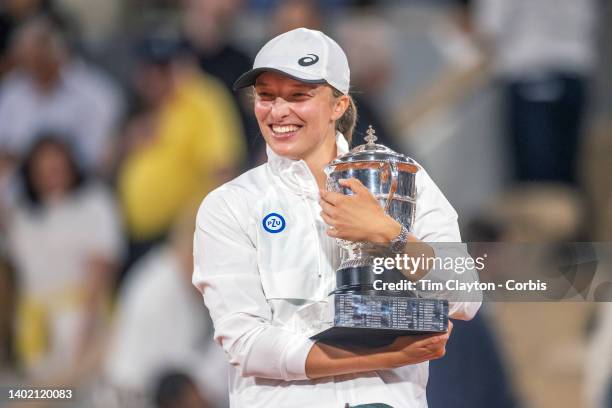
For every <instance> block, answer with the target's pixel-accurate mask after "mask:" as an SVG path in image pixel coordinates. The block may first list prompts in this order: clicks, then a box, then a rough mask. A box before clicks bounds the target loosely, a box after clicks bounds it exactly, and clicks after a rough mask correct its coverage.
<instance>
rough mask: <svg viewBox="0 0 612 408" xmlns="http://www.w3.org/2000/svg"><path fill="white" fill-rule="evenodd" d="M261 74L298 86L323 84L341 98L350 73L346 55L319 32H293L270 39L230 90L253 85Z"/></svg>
mask: <svg viewBox="0 0 612 408" xmlns="http://www.w3.org/2000/svg"><path fill="white" fill-rule="evenodd" d="M265 71H274V72H279V73H281V74H283V75H286V76H288V77H290V78H293V79H295V80H297V81H300V82H307V83H312V84H323V83H327V84H329V85H331V86H333V87H334V88H336V89H337V90H339V91H340V92H342V93H344V94H348V91H349V83H350V77H351V71H350V70H349V65H348V60H347V58H346V54H345V53H344V51H342V48H340V46H339V45H338V43H336V42H335V41H334V40H332V39H331V38H329V37H328V36H327V35H325V34H323V33H322V32H321V31H316V30H309V29H307V28H296V29H295V30H291V31H287V32H286V33H283V34H280V35H278V36H276V37H274V38H273V39H271V40H270V41H268V42H267V43H266V45H264V46H263V47H262V48H261V50H259V52H258V53H257V56H256V57H255V62H254V63H253V69H251V70H250V71H247V72H245V73H244V74H242V75H241V76H240V78H238V79H237V80H236V82H234V89H240V88H246V87H247V86H251V85H254V84H255V80H256V79H257V76H259V74H261V73H262V72H265Z"/></svg>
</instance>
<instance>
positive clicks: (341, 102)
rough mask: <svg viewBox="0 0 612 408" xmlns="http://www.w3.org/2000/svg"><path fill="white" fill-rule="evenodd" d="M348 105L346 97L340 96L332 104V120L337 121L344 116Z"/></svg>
mask: <svg viewBox="0 0 612 408" xmlns="http://www.w3.org/2000/svg"><path fill="white" fill-rule="evenodd" d="M349 104H350V101H349V97H348V95H341V96H340V97H338V98H337V99H336V101H335V103H334V112H333V114H332V120H338V119H340V118H341V117H342V115H344V112H346V110H347V109H348V107H349Z"/></svg>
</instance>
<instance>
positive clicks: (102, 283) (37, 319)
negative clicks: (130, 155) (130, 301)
mask: <svg viewBox="0 0 612 408" xmlns="http://www.w3.org/2000/svg"><path fill="white" fill-rule="evenodd" d="M22 177H23V184H24V188H23V195H22V197H21V201H20V203H19V204H20V205H19V206H18V207H17V208H15V209H14V210H13V213H12V214H11V218H10V223H9V225H8V236H9V254H10V256H11V258H12V259H13V261H14V263H15V267H16V270H17V273H18V281H19V288H20V293H19V297H18V299H19V303H18V314H17V350H18V353H19V357H20V358H21V362H22V363H23V364H24V365H25V368H26V369H27V370H28V372H29V373H31V374H32V375H33V376H34V377H39V378H46V379H48V378H50V377H54V376H56V375H59V374H58V373H63V372H64V371H65V370H68V369H71V368H72V367H73V366H76V364H77V363H80V362H82V361H80V358H81V357H83V356H85V355H86V354H87V352H88V351H89V349H90V347H92V346H93V345H95V344H96V343H95V340H96V339H99V338H100V337H101V336H100V334H101V333H102V332H101V330H103V329H104V322H105V320H106V317H107V313H106V312H107V309H106V307H107V306H108V301H109V293H110V288H111V287H112V284H111V283H112V281H113V278H114V276H115V272H116V269H117V265H118V263H119V261H120V255H121V248H122V246H121V243H122V242H121V227H120V222H119V215H118V212H117V211H116V208H115V206H114V203H113V200H112V197H111V196H110V195H109V193H108V191H106V189H104V188H103V187H102V186H100V185H96V184H92V183H91V182H89V180H88V179H87V178H86V177H85V175H84V173H82V172H81V171H80V170H79V167H78V165H77V162H76V160H75V157H74V155H73V154H72V152H71V150H70V147H69V146H68V145H67V143H66V142H65V141H64V140H63V138H60V137H57V138H53V137H43V138H41V139H39V140H37V142H36V143H35V144H34V146H33V147H32V148H31V150H30V151H29V152H28V153H27V155H26V157H25V159H24V163H23V167H22Z"/></svg>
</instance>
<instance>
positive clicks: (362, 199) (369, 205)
mask: <svg viewBox="0 0 612 408" xmlns="http://www.w3.org/2000/svg"><path fill="white" fill-rule="evenodd" d="M339 183H340V185H341V186H343V187H348V188H350V189H351V190H352V191H353V193H354V195H350V196H349V195H344V194H340V193H333V192H330V191H323V190H322V191H320V195H321V201H320V204H321V208H322V209H323V211H321V216H322V217H323V220H324V221H325V222H326V223H327V225H329V226H330V228H329V229H328V230H327V235H329V236H330V237H333V238H341V239H346V240H348V241H368V242H380V243H388V242H390V241H391V240H393V239H394V238H395V237H397V236H398V235H399V233H400V232H401V228H402V227H401V225H400V223H398V222H397V221H395V220H394V219H393V218H392V217H390V216H389V215H387V214H386V213H385V211H384V209H383V208H382V207H381V205H380V204H379V202H378V200H376V198H374V196H373V195H372V193H371V192H370V190H368V189H367V188H366V187H365V186H364V185H363V184H362V183H361V182H360V181H359V180H357V179H355V178H351V179H345V180H340V181H339Z"/></svg>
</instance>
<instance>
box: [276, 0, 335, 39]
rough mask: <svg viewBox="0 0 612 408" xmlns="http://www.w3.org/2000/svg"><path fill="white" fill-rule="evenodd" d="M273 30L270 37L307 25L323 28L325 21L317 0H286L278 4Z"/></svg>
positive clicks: (311, 27)
mask: <svg viewBox="0 0 612 408" xmlns="http://www.w3.org/2000/svg"><path fill="white" fill-rule="evenodd" d="M272 24H273V32H272V33H271V35H270V38H272V37H276V36H277V35H279V34H282V33H285V32H287V31H290V30H293V29H296V28H300V27H305V28H310V29H311V30H322V29H323V22H322V19H321V13H320V10H319V6H318V3H317V2H316V1H315V0H285V1H282V2H280V3H279V4H278V6H277V7H276V9H275V11H274V16H273V23H272Z"/></svg>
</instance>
